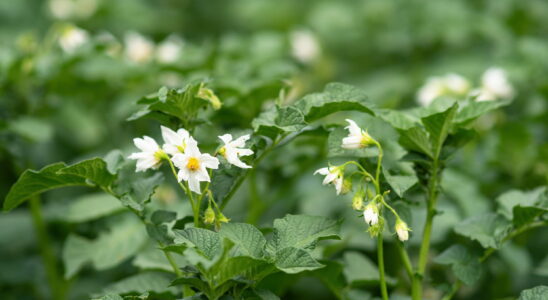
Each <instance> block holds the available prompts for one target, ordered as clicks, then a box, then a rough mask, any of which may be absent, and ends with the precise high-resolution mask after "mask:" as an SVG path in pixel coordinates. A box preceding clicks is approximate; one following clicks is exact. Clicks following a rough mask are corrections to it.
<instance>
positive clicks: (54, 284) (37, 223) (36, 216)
mask: <svg viewBox="0 0 548 300" xmlns="http://www.w3.org/2000/svg"><path fill="white" fill-rule="evenodd" d="M30 211H31V214H32V222H33V225H34V229H35V231H36V236H37V237H38V244H39V247H40V252H41V255H42V261H43V263H44V268H45V269H46V276H47V279H48V283H49V286H50V289H51V296H52V299H56V300H57V299H65V298H66V295H65V287H64V281H63V279H62V278H61V277H60V276H59V273H58V270H57V262H56V260H55V256H54V254H53V250H52V247H51V243H50V240H49V237H48V232H47V228H46V224H45V223H44V218H43V217H42V210H41V205H40V198H39V196H35V197H33V198H32V199H30Z"/></svg>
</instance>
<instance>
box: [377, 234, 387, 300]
mask: <svg viewBox="0 0 548 300" xmlns="http://www.w3.org/2000/svg"><path fill="white" fill-rule="evenodd" d="M382 242H383V238H382V232H381V233H379V235H378V236H377V260H378V264H379V280H380V286H381V295H382V299H383V300H388V291H387V289H386V279H385V278H384V257H383V255H384V253H383V249H382Z"/></svg>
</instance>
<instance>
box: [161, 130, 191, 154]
mask: <svg viewBox="0 0 548 300" xmlns="http://www.w3.org/2000/svg"><path fill="white" fill-rule="evenodd" d="M160 128H161V129H162V137H163V138H164V142H165V144H164V145H163V146H162V148H164V151H165V152H166V153H167V154H169V155H172V156H173V155H175V154H177V153H184V152H185V149H186V146H187V143H188V140H189V138H190V134H189V133H188V131H186V130H185V129H183V128H179V129H178V130H177V132H175V131H173V130H171V129H170V128H167V127H164V126H160Z"/></svg>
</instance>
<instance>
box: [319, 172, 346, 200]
mask: <svg viewBox="0 0 548 300" xmlns="http://www.w3.org/2000/svg"><path fill="white" fill-rule="evenodd" d="M316 174H320V175H324V176H325V178H324V179H323V182H322V184H323V185H326V184H330V183H332V184H333V185H334V186H335V190H336V191H337V195H339V194H341V192H342V189H343V181H344V178H343V177H344V172H343V169H342V168H341V167H331V166H330V167H326V168H321V169H318V170H316V172H314V175H316Z"/></svg>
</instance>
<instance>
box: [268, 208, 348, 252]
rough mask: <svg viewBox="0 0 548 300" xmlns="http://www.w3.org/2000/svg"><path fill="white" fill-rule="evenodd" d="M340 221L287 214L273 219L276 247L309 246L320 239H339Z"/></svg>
mask: <svg viewBox="0 0 548 300" xmlns="http://www.w3.org/2000/svg"><path fill="white" fill-rule="evenodd" d="M339 229H340V221H335V220H332V219H328V218H325V217H317V216H306V215H287V216H285V217H284V218H283V219H276V220H274V230H275V239H274V245H275V247H276V249H284V248H287V247H295V248H300V249H303V248H309V247H311V246H313V244H314V243H315V242H316V241H318V240H322V239H339V235H338V234H339Z"/></svg>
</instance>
